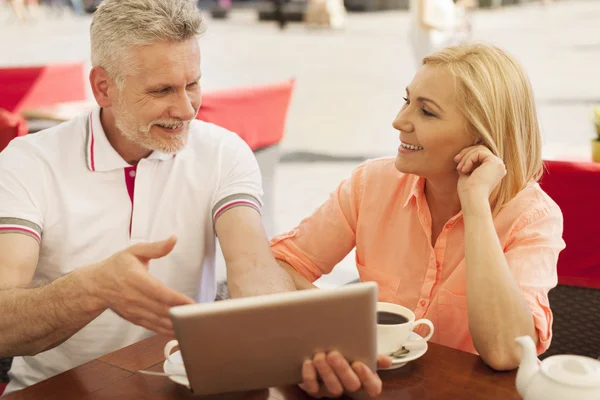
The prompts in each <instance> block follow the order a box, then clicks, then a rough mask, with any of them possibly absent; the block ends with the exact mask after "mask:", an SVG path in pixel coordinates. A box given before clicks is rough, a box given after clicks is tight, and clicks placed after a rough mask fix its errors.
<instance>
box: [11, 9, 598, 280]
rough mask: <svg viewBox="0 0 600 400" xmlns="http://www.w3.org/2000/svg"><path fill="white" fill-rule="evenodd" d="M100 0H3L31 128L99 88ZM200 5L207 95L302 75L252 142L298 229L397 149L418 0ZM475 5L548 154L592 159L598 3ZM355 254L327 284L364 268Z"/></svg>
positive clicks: (282, 208)
mask: <svg viewBox="0 0 600 400" xmlns="http://www.w3.org/2000/svg"><path fill="white" fill-rule="evenodd" d="M123 1H126V0H123ZM340 1H341V0H340ZM21 3H22V4H21ZM99 3H100V1H98V0H84V1H77V0H73V1H70V0H66V1H62V0H55V1H46V2H45V1H42V0H40V1H39V4H38V3H36V2H31V1H30V2H29V3H28V2H26V1H13V2H9V1H7V0H0V99H2V97H3V96H6V90H7V86H6V85H7V83H6V81H4V82H3V81H2V70H4V71H9V73H12V74H13V75H12V76H15V75H14V74H15V71H17V70H20V69H21V68H23V67H36V68H42V69H43V71H45V72H43V73H40V74H38V75H36V78H32V79H30V82H29V83H28V85H30V88H29V89H27V90H31V91H33V92H36V91H37V92H36V93H38V94H39V93H42V95H41V97H44V99H43V101H39V102H37V103H36V101H32V100H31V97H32V96H33V95H31V96H30V97H29V98H28V100H27V102H25V103H27V104H21V103H20V105H15V106H14V107H13V108H14V109H13V111H14V112H16V113H18V114H20V115H22V116H23V118H25V119H27V122H28V123H29V125H28V127H29V128H28V129H29V130H30V131H31V130H35V129H41V127H43V121H44V120H47V121H57V120H60V118H61V115H63V114H64V115H69V113H72V112H74V111H73V110H78V109H79V108H77V107H75V108H74V109H71V108H68V107H67V106H66V105H63V106H62V108H57V107H58V106H57V104H58V105H60V103H62V102H64V101H74V100H77V101H78V102H80V101H81V100H84V101H85V100H89V99H90V98H91V97H90V92H89V89H88V88H87V86H88V85H87V78H86V76H87V73H88V71H89V68H90V66H89V54H90V46H89V25H90V21H91V15H92V13H93V11H94V9H95V7H96V6H97V5H98V4H99ZM199 7H201V9H202V10H203V13H204V15H205V19H206V23H207V27H208V30H207V32H206V34H205V35H204V37H203V38H202V39H201V41H200V43H201V51H202V70H203V78H202V86H203V91H204V93H205V94H206V95H207V96H208V97H207V100H206V101H207V102H208V101H209V99H210V96H209V95H210V94H211V93H214V94H215V95H216V98H219V96H218V94H219V93H234V94H235V93H242V94H243V95H244V96H248V93H250V96H251V95H252V93H255V92H253V91H252V90H250V89H252V88H264V87H267V88H268V87H269V85H273V84H278V83H281V82H290V80H291V79H293V80H294V81H293V85H292V87H290V88H289V93H288V94H289V95H290V96H289V98H288V100H289V102H287V100H286V99H283V100H282V107H280V109H279V111H278V112H279V113H280V114H281V121H279V125H278V126H279V128H277V129H279V130H280V132H275V133H274V137H275V139H273V141H272V142H271V143H266V144H265V143H263V144H257V145H256V146H254V147H253V149H254V150H255V151H256V154H257V157H258V158H259V162H260V163H261V167H263V168H264V171H263V173H264V174H265V177H264V178H265V191H266V192H267V193H266V202H267V204H266V207H267V208H266V210H265V212H266V214H267V215H266V219H267V221H266V224H267V230H268V233H269V235H271V236H272V235H275V234H277V233H281V232H283V231H286V230H289V229H291V228H293V227H294V226H295V225H296V224H297V223H298V222H299V221H300V220H301V219H302V218H303V217H305V216H308V215H309V214H310V213H311V212H312V211H313V210H314V209H315V208H316V207H317V206H318V205H319V204H320V203H322V202H323V201H324V200H325V199H326V198H327V196H328V195H329V193H330V192H331V191H333V190H334V189H335V187H336V186H337V185H338V183H339V182H340V181H341V180H342V179H343V178H344V177H346V176H347V175H348V174H349V173H350V171H351V170H352V169H353V168H354V167H355V166H356V165H357V164H359V163H360V162H362V161H363V160H365V159H367V158H372V157H380V156H392V155H395V154H396V149H397V147H398V133H397V131H395V130H394V129H393V128H392V126H391V123H392V120H393V118H394V116H395V115H396V113H397V112H398V110H399V109H400V107H401V106H402V102H403V100H402V96H403V94H404V88H405V87H406V85H407V84H408V83H409V82H410V80H411V77H412V75H413V74H414V73H415V71H416V64H417V60H416V58H415V55H414V52H413V49H412V47H411V44H410V42H409V37H408V32H409V28H410V24H411V18H413V17H412V14H411V11H410V10H409V2H408V0H345V1H344V2H343V3H341V2H333V0H322V1H318V0H315V1H314V2H312V0H309V1H307V0H289V1H283V0H281V1H280V0H276V1H274V2H263V1H257V0H232V1H229V0H219V1H218V2H217V1H214V2H211V1H208V0H203V1H202V2H200V3H199ZM469 7H472V8H468V9H467V10H466V11H464V10H463V11H464V12H466V13H468V21H469V27H470V28H469V31H468V35H469V40H484V41H488V42H491V43H494V44H496V45H499V46H501V47H503V48H504V49H506V50H508V51H509V52H510V53H512V54H513V55H515V56H516V57H517V58H518V59H519V60H520V62H521V63H522V64H523V65H524V67H525V69H526V70H527V71H528V73H529V76H530V78H531V81H532V83H533V86H534V90H535V94H536V98H537V104H538V111H539V118H540V122H541V127H542V134H543V139H544V158H545V159H564V160H581V161H589V160H591V158H592V147H593V146H592V145H591V142H592V140H593V139H594V138H595V137H596V130H595V125H594V121H593V118H594V117H593V112H592V106H593V105H594V104H600V79H599V78H598V76H599V73H600V1H599V0H558V1H516V0H504V1H503V0H497V1H496V0H487V1H486V0H480V1H479V3H474V4H472V5H470V6H469ZM311 13H312V14H311ZM73 64H74V65H76V66H78V67H77V68H75V69H74V70H72V71H75V72H70V73H69V75H68V76H67V77H66V78H61V79H59V80H58V81H57V80H56V78H55V81H54V86H52V84H45V83H43V82H42V80H43V79H42V77H43V76H50V75H52V74H51V73H50V72H49V71H52V67H53V66H55V65H73ZM42 69H40V70H42ZM61 71H62V70H61ZM63 72H64V71H63ZM18 73H20V72H18ZM78 74H79V75H78ZM9 76H11V75H10V74H9ZM19 76H20V75H19ZM57 76H60V74H58V75H57ZM72 80H78V81H79V82H75V83H74V84H73V85H74V86H76V87H77V88H76V90H77V91H78V93H79V94H78V95H77V96H76V98H64V99H63V98H61V99H57V100H56V101H54V100H52V99H51V97H52V93H55V92H56V91H60V90H62V89H60V88H61V87H62V88H63V89H65V88H67V87H68V86H69V85H71V83H69V82H71V81H72ZM67 81H68V82H67ZM81 82H84V83H83V84H81ZM57 84H58V88H57V87H56V85H57ZM44 85H46V86H44ZM78 85H79V86H78ZM28 87H29V86H28ZM40 87H41V88H40ZM48 87H54V89H52V90H51V89H48ZM23 90H25V89H23ZM65 90H66V89H65ZM74 90H75V89H74ZM248 90H249V91H248ZM82 91H83V92H82ZM223 91H225V92H223ZM228 91H229V92H228ZM80 92H82V93H80ZM0 101H1V100H0ZM19 101H20V100H19ZM53 101H54V102H55V103H56V104H54V103H53ZM52 107H54V108H52ZM44 112H46V113H47V114H46V116H45V117H44V114H43V113H44ZM201 112H202V110H201ZM249 112H250V111H249ZM253 112H256V111H253ZM36 113H37V114H36ZM48 113H49V114H48ZM52 113H54V116H52V115H51V114H52ZM61 113H63V114H61ZM261 115H265V116H268V115H269V111H268V110H265V111H264V114H261ZM265 118H266V117H265ZM40 121H42V125H41V127H40V125H39V124H40ZM238 125H239V121H238ZM276 125H277V124H276ZM36 127H38V128H36ZM226 127H227V126H226ZM237 133H240V134H242V136H243V133H244V132H237ZM261 146H262V147H261ZM353 257H354V255H353V254H350V255H349V256H348V257H347V258H346V260H344V262H343V263H342V264H341V265H340V266H338V268H336V269H335V271H334V272H333V273H332V274H330V275H329V276H325V277H323V278H321V280H320V281H319V282H318V284H319V285H320V286H322V287H327V286H333V285H338V284H341V283H345V282H348V281H351V280H353V279H354V278H356V277H357V273H356V271H355V267H354V263H353ZM223 277H224V270H223V268H222V264H221V268H220V269H219V278H220V279H222V278H223Z"/></svg>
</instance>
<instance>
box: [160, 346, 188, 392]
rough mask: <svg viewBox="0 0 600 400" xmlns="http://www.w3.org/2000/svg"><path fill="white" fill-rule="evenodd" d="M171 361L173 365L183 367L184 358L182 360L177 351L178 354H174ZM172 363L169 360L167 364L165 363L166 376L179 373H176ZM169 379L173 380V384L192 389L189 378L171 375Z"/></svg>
mask: <svg viewBox="0 0 600 400" xmlns="http://www.w3.org/2000/svg"><path fill="white" fill-rule="evenodd" d="M169 359H170V360H171V362H172V363H175V364H181V365H183V358H181V352H180V351H176V352H174V353H172V354H171V355H170V356H169ZM171 362H169V360H165V362H164V363H163V370H164V371H165V374H176V373H177V371H175V369H174V368H173V365H171ZM169 379H170V380H172V381H173V382H175V383H178V384H180V385H183V386H185V387H187V388H189V387H190V381H189V380H188V378H187V376H183V375H169Z"/></svg>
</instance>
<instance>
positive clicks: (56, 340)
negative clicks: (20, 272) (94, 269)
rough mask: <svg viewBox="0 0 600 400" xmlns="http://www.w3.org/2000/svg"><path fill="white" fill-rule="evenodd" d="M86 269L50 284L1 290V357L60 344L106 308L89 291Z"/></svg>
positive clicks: (35, 352) (32, 353)
mask: <svg viewBox="0 0 600 400" xmlns="http://www.w3.org/2000/svg"><path fill="white" fill-rule="evenodd" d="M84 274H85V272H83V271H82V270H77V271H74V272H72V273H70V274H68V275H65V276H64V277H61V278H59V279H57V280H55V281H53V282H51V283H49V284H47V285H44V286H40V287H35V288H11V289H2V290H0V309H1V310H2V313H0V357H13V356H21V355H34V354H37V353H40V352H42V351H45V350H49V349H51V348H53V347H56V346H58V345H59V344H61V343H62V342H64V341H65V340H67V339H68V338H70V337H71V336H73V335H74V334H75V333H76V332H77V331H79V330H80V329H81V328H83V327H84V326H85V325H87V324H88V323H89V322H91V321H92V320H93V319H95V318H96V317H97V316H98V315H100V314H101V313H102V312H103V311H104V310H105V308H104V307H103V306H102V305H101V303H100V302H99V301H98V300H96V299H94V298H92V296H90V295H89V293H88V291H87V284H86V282H85V279H86V278H85V275H84Z"/></svg>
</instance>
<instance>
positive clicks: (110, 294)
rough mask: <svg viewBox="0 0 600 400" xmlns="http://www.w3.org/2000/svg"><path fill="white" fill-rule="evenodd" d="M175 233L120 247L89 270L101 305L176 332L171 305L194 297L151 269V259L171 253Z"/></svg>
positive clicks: (141, 322)
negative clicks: (166, 284)
mask: <svg viewBox="0 0 600 400" xmlns="http://www.w3.org/2000/svg"><path fill="white" fill-rule="evenodd" d="M176 241H177V240H176V238H175V237H173V236H172V237H170V238H169V239H167V240H164V241H161V242H154V243H140V244H136V245H133V246H131V247H129V248H127V249H125V250H123V251H120V252H118V253H116V254H114V255H113V256H111V257H109V258H108V259H106V260H104V261H102V262H100V263H99V264H97V265H94V266H92V267H90V268H89V269H88V270H87V271H86V275H87V277H88V278H89V279H87V283H88V284H89V290H90V292H91V293H92V295H93V296H94V297H95V298H97V299H99V300H100V302H101V303H102V304H101V306H103V307H106V308H110V309H111V310H113V311H114V312H115V313H117V314H118V315H120V316H121V317H122V318H124V319H126V320H127V321H130V322H132V323H134V324H136V325H139V326H143V327H144V328H146V329H149V330H151V331H154V332H156V333H161V334H165V335H169V336H173V326H172V324H171V320H170V318H169V308H171V307H174V306H179V305H184V304H192V303H194V300H192V299H190V298H189V297H187V296H184V295H182V294H180V293H177V292H175V291H174V290H172V289H170V288H168V287H167V286H165V285H164V284H163V283H162V282H160V281H159V280H158V279H156V278H154V277H153V276H152V275H150V274H149V273H148V264H149V262H150V260H152V259H156V258H161V257H164V256H166V255H167V254H169V253H170V252H171V251H172V250H173V247H175V243H176Z"/></svg>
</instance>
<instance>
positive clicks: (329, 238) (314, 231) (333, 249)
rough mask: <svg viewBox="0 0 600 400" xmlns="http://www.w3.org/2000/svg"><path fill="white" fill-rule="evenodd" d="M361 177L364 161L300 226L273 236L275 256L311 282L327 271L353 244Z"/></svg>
mask: <svg viewBox="0 0 600 400" xmlns="http://www.w3.org/2000/svg"><path fill="white" fill-rule="evenodd" d="M363 177H364V164H362V165H360V166H359V167H357V168H356V169H355V170H354V171H353V172H352V175H351V176H350V177H349V178H347V179H346V180H344V181H342V183H340V185H339V186H338V187H337V189H336V190H335V191H334V192H333V193H331V194H330V196H329V198H328V200H327V201H326V202H325V203H323V204H322V205H321V206H320V207H319V208H318V209H317V210H316V211H315V212H314V213H313V214H312V215H311V216H309V217H308V218H306V219H304V220H303V221H302V222H301V223H300V225H298V226H297V227H296V228H294V229H292V230H291V231H289V232H287V233H284V234H282V235H279V236H277V237H275V238H273V239H272V240H271V249H272V250H273V254H274V255H275V258H276V259H279V260H282V261H285V262H287V263H288V264H290V265H291V266H292V267H293V268H294V269H296V270H297V271H298V272H299V273H300V274H301V275H302V276H304V277H305V278H306V279H308V280H309V281H311V282H314V281H315V280H317V279H318V278H319V277H320V276H321V275H326V274H328V273H330V272H331V270H332V269H333V268H334V267H335V265H336V264H337V263H339V262H340V261H341V260H342V259H343V258H344V257H345V256H346V255H347V254H348V253H349V252H350V251H351V250H352V249H353V248H354V246H355V245H356V226H357V221H358V212H359V208H360V200H361V196H362V190H363V186H364V182H363Z"/></svg>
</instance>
